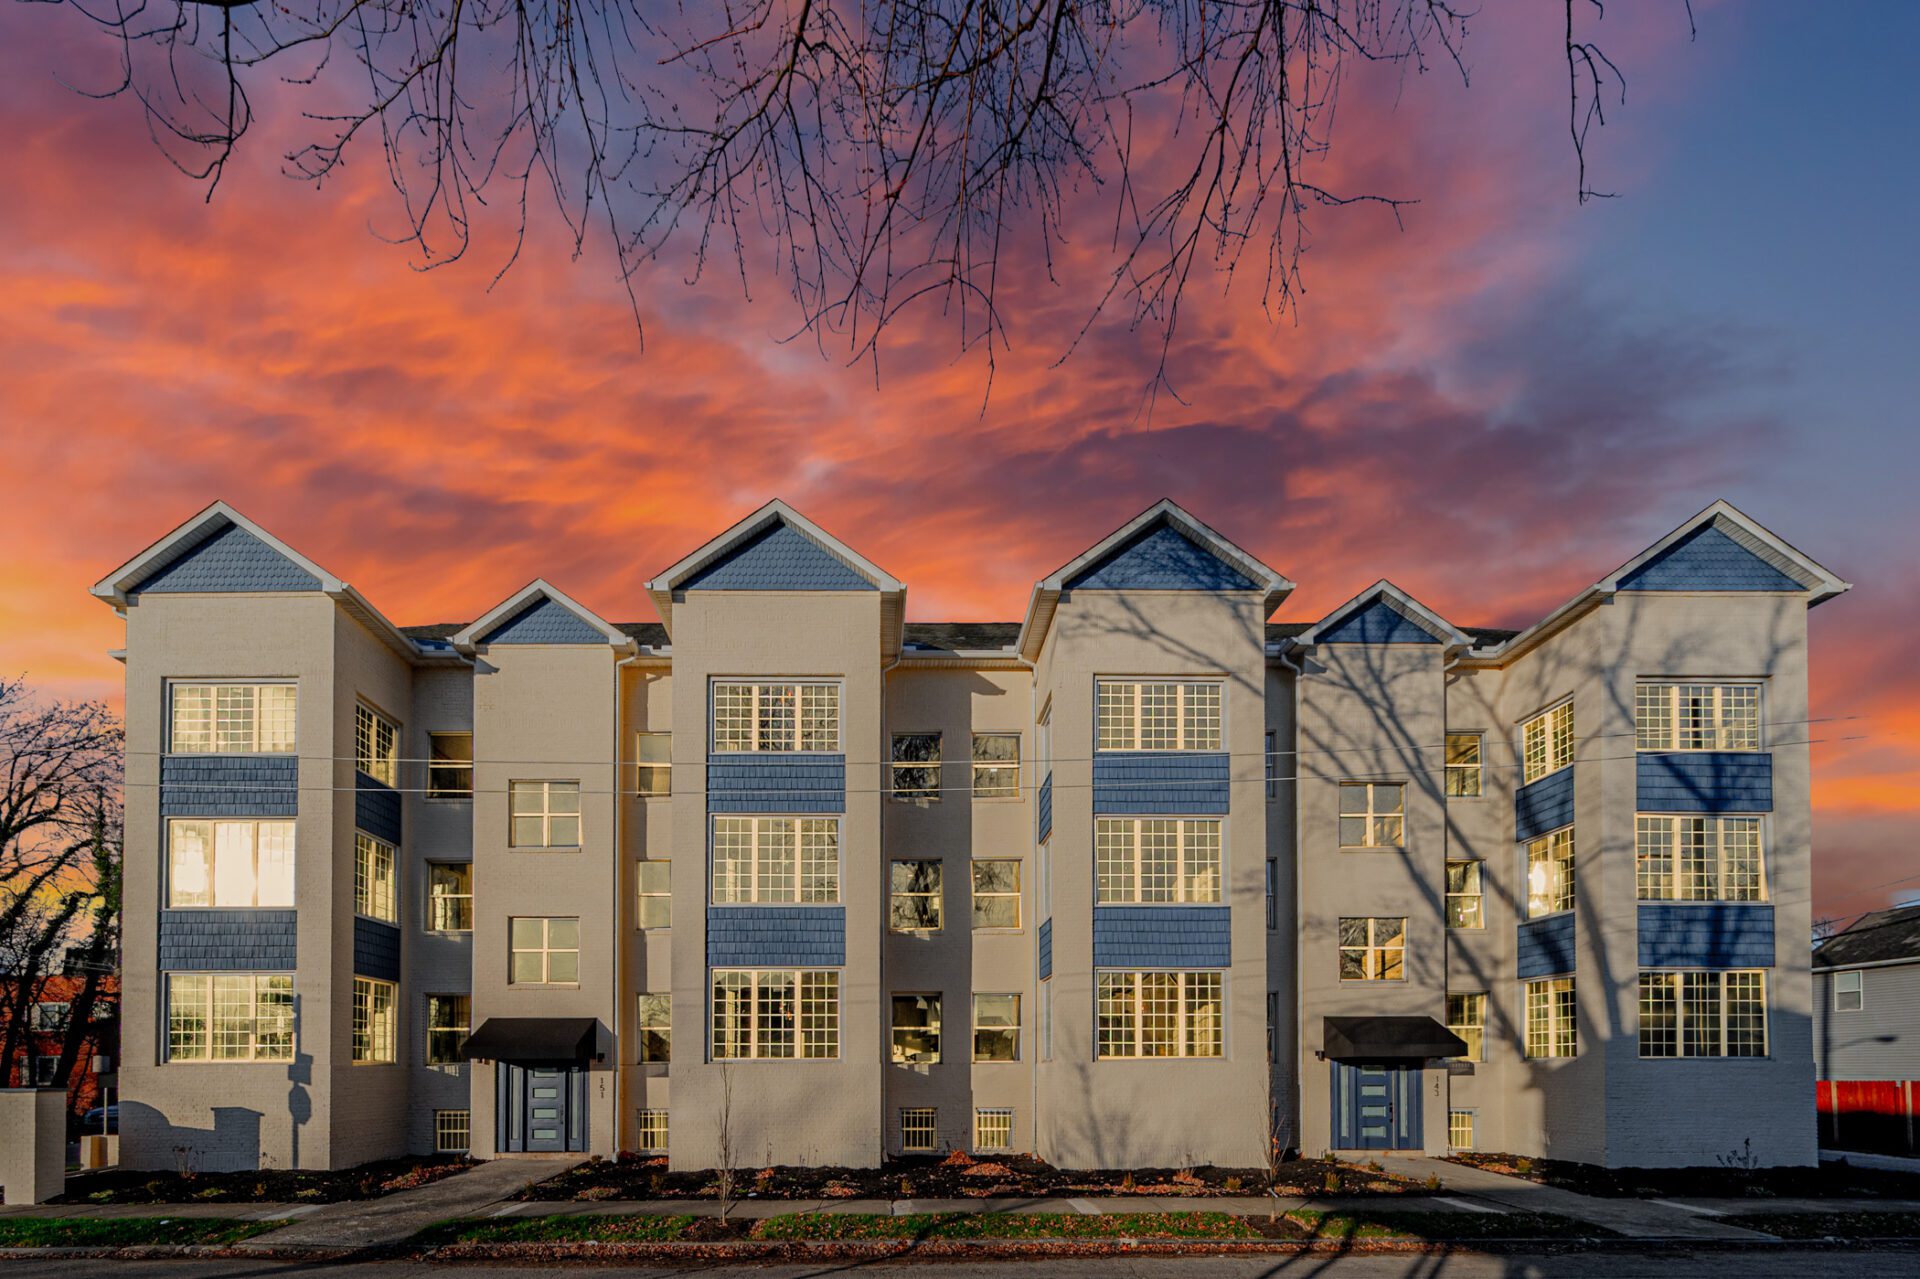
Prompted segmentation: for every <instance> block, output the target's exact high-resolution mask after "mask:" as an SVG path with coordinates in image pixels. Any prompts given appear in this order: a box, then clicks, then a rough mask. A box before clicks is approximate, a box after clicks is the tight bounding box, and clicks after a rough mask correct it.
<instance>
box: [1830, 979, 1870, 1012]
mask: <svg viewBox="0 0 1920 1279" xmlns="http://www.w3.org/2000/svg"><path fill="white" fill-rule="evenodd" d="M1842 977H1851V978H1853V980H1854V988H1853V989H1852V990H1848V991H1843V990H1841V989H1840V979H1841V978H1842ZM1843 994H1846V995H1852V996H1854V997H1855V998H1856V999H1858V1000H1859V1001H1860V1002H1859V1003H1857V1004H1855V1005H1854V1006H1853V1007H1851V1008H1842V1007H1841V1006H1840V996H1841V995H1843ZM1866 1007H1867V975H1866V973H1864V972H1862V971H1861V970H1860V969H1858V968H1851V969H1844V970H1841V971H1837V972H1835V973H1834V974H1833V1011H1834V1012H1837V1013H1857V1012H1864V1011H1865V1010H1866Z"/></svg>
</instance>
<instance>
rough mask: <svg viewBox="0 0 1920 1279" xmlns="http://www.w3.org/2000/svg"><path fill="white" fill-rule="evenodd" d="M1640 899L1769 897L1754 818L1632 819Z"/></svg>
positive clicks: (1644, 816) (1740, 899)
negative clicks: (1634, 828)
mask: <svg viewBox="0 0 1920 1279" xmlns="http://www.w3.org/2000/svg"><path fill="white" fill-rule="evenodd" d="M1635 827H1636V833H1635V845H1636V854H1637V857H1636V861H1637V863H1638V881H1639V893H1640V900H1641V901H1683V902H1714V901H1720V902H1758V901H1765V900H1766V899H1767V884H1766V868H1765V859H1764V857H1762V855H1761V849H1760V819H1759V818H1758V817H1668V816H1649V815H1647V814H1645V813H1642V814H1641V815H1640V816H1639V818H1638V820H1637V821H1636V823H1635Z"/></svg>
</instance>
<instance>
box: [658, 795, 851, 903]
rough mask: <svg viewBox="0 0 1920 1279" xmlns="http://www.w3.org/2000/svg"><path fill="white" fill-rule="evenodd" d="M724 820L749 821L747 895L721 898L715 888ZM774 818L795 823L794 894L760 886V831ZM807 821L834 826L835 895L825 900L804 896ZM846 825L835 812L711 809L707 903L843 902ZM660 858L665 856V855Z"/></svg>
mask: <svg viewBox="0 0 1920 1279" xmlns="http://www.w3.org/2000/svg"><path fill="white" fill-rule="evenodd" d="M722 821H744V822H746V823H747V824H748V827H749V835H748V850H749V858H748V876H749V879H748V885H747V895H746V896H744V897H741V896H735V897H730V898H728V899H727V900H726V901H721V900H720V898H719V896H718V895H717V894H716V893H715V892H714V871H715V869H716V868H717V862H716V860H715V858H714V855H713V852H714V842H715V839H716V837H717V836H718V834H719V829H720V823H721V822H722ZM772 822H789V823H792V826H793V896H792V897H763V896H761V889H760V876H761V869H762V863H763V858H762V856H761V851H760V850H761V835H762V832H763V831H764V830H765V829H766V828H767V825H768V824H769V823H772ZM807 822H828V823H831V824H832V826H833V896H832V897H831V898H829V899H827V900H825V901H805V900H803V899H802V893H803V891H804V890H803V889H802V887H801V883H802V881H803V880H804V878H805V866H806V848H805V839H806V834H805V830H804V827H805V824H806V823H807ZM845 833H846V828H845V825H844V823H843V822H842V820H841V818H840V816H839V815H838V814H833V813H801V814H785V813H712V814H709V815H708V817H707V893H706V896H707V904H708V905H710V906H838V905H840V904H841V898H842V895H843V894H842V889H843V885H844V882H845V880H846V872H847V865H846V857H847V850H846V842H845V840H844V839H842V836H843V835H845ZM660 860H666V859H664V858H662V859H660Z"/></svg>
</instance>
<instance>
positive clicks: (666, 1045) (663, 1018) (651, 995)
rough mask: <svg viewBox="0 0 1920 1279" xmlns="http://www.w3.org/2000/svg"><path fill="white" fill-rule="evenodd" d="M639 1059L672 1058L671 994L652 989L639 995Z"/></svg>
mask: <svg viewBox="0 0 1920 1279" xmlns="http://www.w3.org/2000/svg"><path fill="white" fill-rule="evenodd" d="M638 1024H639V1028H640V1060H641V1061H649V1062H652V1061H662V1062H664V1061H672V1060H673V995H672V993H671V992H669V991H652V992H648V993H647V994H644V995H642V996H640V1017H639V1023H638Z"/></svg>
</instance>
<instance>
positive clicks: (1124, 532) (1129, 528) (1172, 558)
mask: <svg viewBox="0 0 1920 1279" xmlns="http://www.w3.org/2000/svg"><path fill="white" fill-rule="evenodd" d="M1161 529H1166V530H1169V531H1170V532H1171V533H1173V534H1174V535H1175V536H1176V537H1177V538H1178V539H1180V540H1181V541H1183V542H1185V543H1186V544H1188V545H1190V546H1192V547H1194V548H1195V549H1196V550H1198V551H1199V552H1200V553H1202V554H1204V555H1205V556H1207V557H1209V558H1211V559H1212V560H1215V561H1217V562H1218V563H1219V564H1220V565H1221V566H1222V568H1223V570H1225V571H1226V572H1230V573H1231V574H1233V575H1234V576H1233V578H1232V579H1231V580H1232V581H1234V582H1235V583H1236V584H1234V585H1222V586H1212V587H1196V586H1192V585H1185V586H1138V585H1131V586H1122V585H1119V584H1118V583H1119V582H1122V581H1132V582H1138V581H1143V580H1146V581H1151V580H1154V579H1155V578H1156V577H1160V576H1163V575H1164V576H1165V577H1167V578H1170V577H1171V576H1172V575H1173V574H1174V573H1176V572H1178V571H1180V570H1182V569H1189V570H1190V569H1191V568H1192V567H1193V565H1194V563H1195V561H1194V560H1193V559H1192V558H1191V556H1190V554H1189V553H1188V552H1185V551H1181V550H1179V549H1178V548H1176V546H1175V545H1174V544H1173V543H1172V542H1167V541H1160V542H1157V543H1154V544H1153V545H1152V546H1151V547H1149V541H1148V540H1149V538H1151V537H1153V535H1155V534H1157V533H1158V532H1159V531H1160V530H1161ZM1143 549H1146V551H1147V553H1146V554H1145V555H1144V556H1142V557H1141V558H1138V559H1136V560H1134V561H1133V562H1132V563H1131V564H1130V565H1129V566H1128V569H1127V572H1126V573H1125V574H1124V575H1116V576H1115V577H1114V578H1113V579H1112V580H1113V581H1114V582H1115V584H1114V585H1104V584H1102V583H1101V582H1100V581H1099V580H1097V579H1096V580H1093V581H1089V580H1088V579H1089V578H1093V577H1094V576H1095V575H1096V574H1097V573H1098V572H1099V571H1100V570H1101V569H1102V568H1103V567H1105V566H1106V565H1107V564H1108V563H1109V561H1113V560H1117V559H1118V558H1120V557H1122V556H1125V555H1128V554H1135V555H1138V554H1139V553H1140V552H1141V551H1142V550H1143ZM1223 580H1226V579H1224V578H1223ZM1069 583H1072V584H1073V585H1072V589H1075V590H1115V589H1129V590H1196V589H1208V590H1257V591H1261V592H1263V594H1264V596H1265V605H1266V612H1268V613H1271V612H1272V611H1273V610H1274V608H1275V607H1277V606H1278V605H1279V603H1280V601H1281V600H1283V599H1285V598H1286V596H1287V593H1288V592H1290V591H1292V590H1293V583H1292V582H1290V581H1288V580H1287V579H1286V577H1284V576H1282V575H1281V574H1279V573H1276V572H1275V571H1274V570H1273V569H1271V568H1269V567H1267V565H1266V564H1264V563H1262V562H1261V561H1260V560H1259V558H1258V557H1256V556H1254V555H1252V554H1250V553H1249V552H1247V551H1245V550H1242V549H1241V548H1240V547H1239V546H1237V545H1235V544H1234V543H1233V542H1230V541H1228V540H1227V539H1226V538H1224V537H1222V536H1221V535H1220V534H1219V533H1217V532H1215V531H1214V530H1213V529H1211V528H1209V527H1208V526H1207V525H1205V524H1203V523H1201V522H1200V521H1199V520H1197V519H1195V518H1194V517H1193V516H1192V515H1191V514H1189V513H1188V512H1187V511H1186V510H1185V509H1183V508H1182V507H1181V506H1180V505H1179V504H1178V503H1176V502H1174V501H1173V500H1172V499H1171V498H1161V499H1160V500H1159V501H1158V502H1155V503H1154V504H1153V505H1152V506H1149V507H1148V508H1147V509H1146V510H1144V511H1142V512H1140V514H1138V515H1136V516H1134V517H1133V518H1132V519H1130V520H1128V521H1127V522H1126V523H1125V524H1122V525H1121V526H1120V527H1119V528H1117V529H1115V530H1114V531H1113V532H1111V533H1109V534H1108V535H1107V536H1105V537H1103V538H1101V539H1100V540H1099V541H1098V542H1096V543H1094V544H1093V545H1092V546H1090V547H1088V548H1087V549H1086V550H1085V551H1083V552H1081V553H1080V554H1079V555H1076V556H1075V557H1074V558H1072V559H1071V560H1068V561H1067V562H1066V563H1065V564H1063V565H1061V566H1060V567H1059V568H1058V569H1056V570H1055V571H1054V572H1052V573H1050V574H1048V575H1047V576H1046V577H1044V578H1042V579H1040V581H1038V582H1036V583H1034V587H1033V595H1032V597H1031V598H1030V599H1029V600H1028V602H1027V617H1026V621H1025V622H1023V623H1022V624H1021V627H1020V641H1019V650H1020V654H1021V656H1023V657H1025V658H1026V659H1027V660H1028V661H1034V660H1036V659H1037V658H1038V657H1039V655H1040V644H1041V641H1042V640H1043V639H1045V637H1046V633H1047V627H1048V626H1050V625H1051V624H1052V622H1053V613H1054V609H1055V608H1056V607H1058V605H1059V602H1060V595H1061V593H1062V592H1064V591H1066V590H1067V589H1069ZM1262 616H1265V614H1262Z"/></svg>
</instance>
